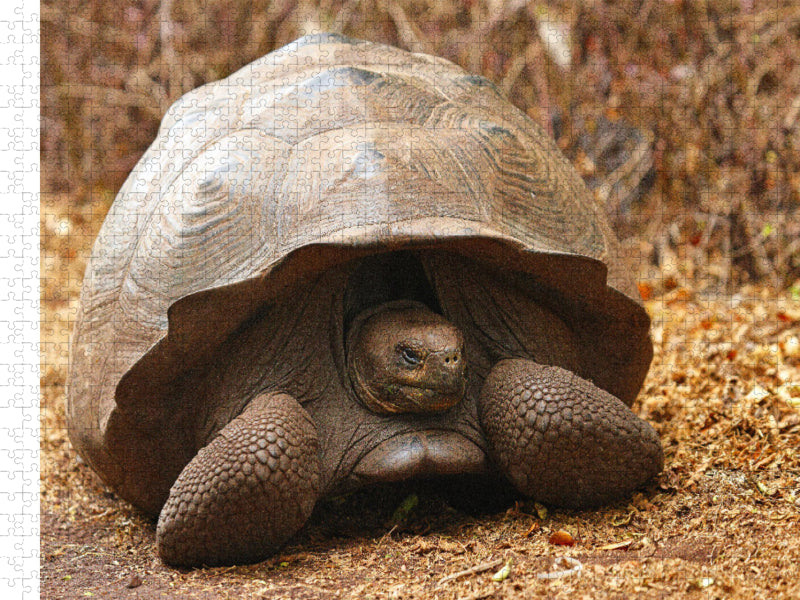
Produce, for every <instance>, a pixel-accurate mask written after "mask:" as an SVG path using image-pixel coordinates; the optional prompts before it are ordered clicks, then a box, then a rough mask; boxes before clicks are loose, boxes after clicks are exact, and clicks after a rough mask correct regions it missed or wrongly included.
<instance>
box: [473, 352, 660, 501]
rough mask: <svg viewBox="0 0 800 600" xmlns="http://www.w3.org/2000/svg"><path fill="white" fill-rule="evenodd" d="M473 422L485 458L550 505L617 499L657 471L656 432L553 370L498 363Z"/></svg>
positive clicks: (617, 404) (604, 394) (586, 384)
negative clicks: (477, 422) (479, 429)
mask: <svg viewBox="0 0 800 600" xmlns="http://www.w3.org/2000/svg"><path fill="white" fill-rule="evenodd" d="M479 407H480V409H479V410H480V419H481V423H482V425H483V428H484V431H485V432H486V436H487V439H488V442H489V447H490V454H491V457H492V459H493V460H494V461H495V462H496V463H497V464H498V465H499V466H500V468H501V469H502V470H503V471H504V473H505V475H506V476H507V477H508V478H509V479H510V480H511V482H512V483H513V484H514V486H515V487H516V488H517V489H518V490H519V491H520V492H522V493H523V494H525V495H527V496H530V497H532V498H533V499H535V500H539V501H542V502H546V503H551V504H555V505H558V506H568V507H582V506H592V505H598V504H604V503H608V502H612V501H614V500H617V499H619V498H621V497H623V496H625V495H627V494H629V493H630V492H632V491H633V490H634V489H636V488H637V487H639V486H640V485H642V484H643V483H645V482H646V481H647V480H648V479H650V478H651V477H653V476H654V475H656V474H657V473H658V472H659V471H661V468H662V466H663V460H664V459H663V453H662V450H661V443H660V441H659V439H658V434H657V433H656V432H655V430H654V429H653V428H652V427H651V426H650V425H649V424H648V423H646V422H645V421H643V420H642V419H640V418H639V417H638V416H637V415H635V414H634V413H633V412H632V411H631V410H630V409H629V408H628V407H627V406H626V405H625V404H624V403H623V402H622V401H621V400H619V399H617V398H616V397H614V396H612V395H611V394H609V393H607V392H605V391H603V390H601V389H600V388H598V387H596V386H595V385H593V384H592V383H590V382H588V381H586V380H585V379H581V378H580V377H578V376H577V375H575V374H574V373H572V372H570V371H567V370H565V369H562V368H560V367H547V366H542V365H539V364H537V363H535V362H533V361H530V360H524V359H513V360H503V361H500V362H499V363H498V364H497V365H495V367H494V368H493V369H492V371H491V372H490V373H489V376H488V377H487V378H486V381H485V382H484V387H483V389H482V391H481V397H480V404H479Z"/></svg>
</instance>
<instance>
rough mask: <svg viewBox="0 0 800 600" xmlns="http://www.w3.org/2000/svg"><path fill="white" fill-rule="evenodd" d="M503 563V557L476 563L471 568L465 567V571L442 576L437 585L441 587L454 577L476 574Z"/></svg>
mask: <svg viewBox="0 0 800 600" xmlns="http://www.w3.org/2000/svg"><path fill="white" fill-rule="evenodd" d="M502 564H503V559H502V558H498V559H497V560H493V561H491V562H487V563H481V564H479V565H475V566H474V567H470V568H469V569H464V570H463V571H459V572H458V573H453V574H452V575H448V576H447V577H442V578H441V579H440V580H439V582H438V583H437V584H436V587H441V586H443V585H444V584H445V583H449V582H450V581H453V580H454V579H459V578H461V577H466V576H467V575H475V574H476V573H483V572H484V571H488V570H490V569H494V568H496V567H499V566H500V565H502Z"/></svg>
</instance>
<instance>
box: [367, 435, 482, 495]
mask: <svg viewBox="0 0 800 600" xmlns="http://www.w3.org/2000/svg"><path fill="white" fill-rule="evenodd" d="M488 473H489V462H488V458H487V456H486V453H485V452H484V451H483V449H482V448H480V447H479V446H478V445H476V444H475V443H474V442H473V441H472V440H470V439H468V438H466V437H464V436H463V435H461V434H460V433H456V432H455V431H450V430H441V429H426V430H422V431H412V432H406V433H401V434H398V435H396V436H393V437H391V438H389V439H387V440H384V441H383V442H381V443H380V444H378V445H377V446H376V447H375V448H373V449H372V450H370V451H369V452H368V453H367V454H366V456H364V457H363V458H362V459H361V460H360V461H359V462H358V463H357V464H356V466H355V468H354V469H353V476H355V477H356V478H357V479H358V480H359V481H360V482H361V483H363V484H370V483H388V482H395V481H404V480H407V479H414V478H422V477H437V476H445V475H486V474H488Z"/></svg>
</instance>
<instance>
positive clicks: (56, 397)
mask: <svg viewBox="0 0 800 600" xmlns="http://www.w3.org/2000/svg"><path fill="white" fill-rule="evenodd" d="M41 8H42V10H41V17H42V86H41V90H42V96H41V101H42V117H43V118H42V144H41V147H42V191H43V195H42V198H43V200H42V210H41V214H42V311H43V312H42V330H41V331H42V342H43V353H42V374H43V377H42V399H43V400H42V420H41V440H42V452H41V467H42V468H41V489H42V500H41V509H42V522H41V525H42V527H41V530H42V538H41V544H42V548H41V549H42V553H41V557H42V559H41V560H42V563H41V567H42V568H41V577H42V597H43V598H53V599H62V598H64V599H69V598H85V597H97V598H111V599H113V598H126V599H127V598H159V597H173V598H281V597H286V598H335V597H358V598H362V597H363V598H368V597H373V598H476V599H477V598H526V597H552V598H601V597H612V598H614V597H617V598H627V597H629V596H631V595H637V596H642V597H658V598H661V597H675V598H683V597H689V598H692V597H694V598H754V597H764V598H800V583H798V581H800V523H799V522H798V521H799V520H800V504H799V503H800V458H799V457H798V451H799V450H800V406H798V403H799V402H800V341H798V340H800V299H798V296H800V280H798V277H800V151H798V149H799V148H800V5H798V3H797V2H795V1H793V0H770V1H769V2H753V1H752V0H709V1H708V2H686V1H682V0H664V1H663V2H661V1H653V0H577V1H575V2H566V1H563V0H551V1H547V2H546V1H544V0H542V1H538V0H528V1H523V0H509V1H505V0H468V1H461V0H430V1H428V0H248V1H244V0H117V1H114V2H106V1H103V0H43V2H42V7H41ZM199 17H200V18H199ZM542 27H545V28H547V27H550V29H547V31H545V33H546V34H547V35H542V31H543V30H542ZM319 29H327V30H330V31H336V32H341V33H345V34H347V35H352V36H355V37H362V38H367V39H371V40H374V41H383V42H388V43H392V44H395V45H399V46H401V47H404V48H407V49H413V50H420V51H425V52H432V53H435V54H438V55H440V56H443V57H445V58H448V59H450V60H453V61H455V62H457V63H458V64H460V65H462V66H463V67H465V68H467V69H468V70H470V71H471V72H476V73H480V74H482V75H484V76H486V77H488V78H489V79H491V80H492V81H494V82H496V83H497V84H498V86H499V87H500V88H501V89H502V90H503V91H504V92H505V93H507V94H508V95H509V97H510V98H511V99H512V100H513V101H514V102H515V103H516V105H517V106H519V107H520V108H521V109H522V110H524V111H525V112H526V113H527V114H528V115H530V116H531V118H533V119H535V120H537V121H538V122H540V123H541V124H542V125H543V126H544V127H546V128H547V129H548V131H550V132H551V133H552V134H553V135H554V137H555V138H556V139H557V141H558V143H559V146H560V147H562V148H563V149H564V150H565V152H566V153H567V154H568V156H569V157H570V159H572V160H573V162H574V163H575V164H576V166H577V167H578V169H579V171H580V172H581V174H582V175H583V176H584V177H585V178H586V180H587V181H588V182H589V183H590V185H593V186H599V187H595V189H596V190H597V191H598V194H599V198H600V200H601V201H602V202H603V203H604V205H605V208H606V212H607V213H608V215H609V217H610V219H611V220H612V221H613V222H614V225H615V227H616V228H617V231H618V232H619V233H620V236H621V238H623V240H624V242H623V243H624V245H625V247H626V248H628V249H629V250H630V251H631V254H632V255H636V256H639V257H641V259H642V263H643V264H641V265H640V267H641V272H642V273H641V277H642V281H643V282H644V283H643V284H642V286H641V291H642V294H643V296H645V297H646V298H647V302H646V304H647V308H648V310H649V311H650V314H651V315H652V317H653V335H654V341H655V347H656V357H655V360H654V364H653V367H652V369H651V372H650V375H649V378H648V379H647V382H646V384H645V387H644V390H643V392H642V394H641V395H640V398H639V401H638V402H637V404H636V405H635V408H636V410H638V411H639V412H640V414H641V415H642V416H644V417H645V418H647V419H648V420H649V421H650V422H652V423H653V424H654V426H655V427H656V428H657V429H658V431H659V432H660V434H661V436H662V440H663V442H664V446H665V449H666V455H667V462H666V468H665V471H664V473H663V475H662V476H661V477H660V479H659V480H658V481H656V482H654V483H653V484H652V485H651V486H650V487H649V488H647V489H645V490H643V491H642V492H641V493H639V494H637V495H636V496H635V497H633V498H632V499H630V501H629V502H624V503H621V504H618V505H616V506H612V507H608V508H605V509H602V510H598V511H592V512H563V511H555V510H548V511H546V512H545V511H544V510H543V509H542V508H541V507H537V506H535V505H531V504H530V503H525V502H519V503H515V500H514V499H513V498H510V497H508V496H505V495H502V494H496V493H494V492H493V491H492V490H485V489H484V490H473V491H470V492H467V493H466V495H467V496H469V497H470V498H472V501H468V500H464V498H463V496H464V495H465V492H464V488H463V487H462V488H461V489H460V490H459V489H455V490H449V491H448V490H444V489H442V486H441V485H438V484H428V485H423V486H419V487H417V488H414V489H404V488H400V487H392V488H383V489H380V490H377V491H372V492H367V493H361V494H355V495H352V496H350V497H348V498H344V499H338V500H336V501H331V502H328V503H326V504H325V505H324V506H322V507H321V508H320V510H318V511H317V513H316V514H315V515H314V517H313V518H312V522H311V524H310V525H309V526H308V527H306V528H305V529H304V530H303V531H302V532H301V534H300V535H299V536H298V537H297V538H296V539H295V540H293V542H292V543H291V544H290V545H289V546H288V547H287V548H285V549H284V551H283V552H282V553H281V554H280V555H278V556H276V557H275V558H274V559H272V560H269V561H266V562H264V563H261V564H258V565H253V566H249V567H237V568H230V569H211V570H198V571H181V570H174V569H168V568H166V567H164V566H163V565H161V564H160V563H159V562H158V560H157V558H156V556H155V552H154V548H153V542H154V525H153V523H151V522H149V521H147V520H145V519H143V518H142V517H141V516H140V515H138V514H137V513H136V512H135V511H133V510H132V509H131V508H130V507H129V506H127V505H126V504H125V503H124V502H122V501H120V500H119V499H117V498H116V497H115V496H114V494H113V493H112V492H110V491H109V490H108V489H106V488H105V487H104V486H103V485H102V484H100V483H99V482H98V481H97V479H96V478H95V477H94V476H93V475H92V474H91V472H90V471H89V469H88V468H87V467H86V466H85V465H83V464H79V463H78V461H77V460H76V456H75V453H74V451H73V450H72V449H71V446H70V444H69V441H68V440H67V437H66V433H65V428H64V411H63V400H64V385H65V376H66V362H67V343H68V335H69V330H70V328H71V319H72V318H73V315H74V312H75V307H76V304H77V301H78V289H79V286H80V281H81V278H82V275H83V267H84V261H85V257H86V256H87V254H88V252H89V248H90V246H91V243H92V240H93V238H94V235H95V234H96V232H97V230H98V229H99V227H100V223H101V222H102V218H103V216H104V215H105V212H106V210H107V209H108V206H109V205H110V203H111V200H112V199H113V196H114V194H115V193H116V190H117V189H118V187H119V185H120V184H121V182H122V180H123V179H124V177H125V176H126V175H127V173H128V171H129V170H130V168H131V167H132V166H133V165H134V164H135V162H136V161H137V160H138V157H139V156H140V155H141V152H142V151H143V150H144V148H145V147H146V146H147V145H148V144H149V143H150V141H151V140H152V138H153V136H154V134H155V130H156V128H157V126H158V121H159V120H160V118H161V116H162V115H163V113H164V111H165V110H166V108H167V106H169V104H170V103H171V102H172V101H174V100H175V99H176V98H177V97H178V96H179V95H180V94H181V93H183V92H185V91H188V90H189V89H191V88H193V87H195V86H197V85H199V84H201V83H203V82H205V81H209V80H211V79H216V78H219V77H222V76H225V75H227V74H228V73H230V72H232V71H233V70H235V69H236V68H238V67H240V66H242V65H243V64H245V63H247V62H249V61H251V60H253V59H254V58H256V57H258V56H261V55H263V54H264V53H266V52H267V51H269V50H271V49H273V48H275V47H277V46H280V45H282V44H284V43H287V42H289V41H290V40H292V39H294V38H296V37H297V36H299V35H300V34H302V33H306V32H309V31H313V30H319ZM548 32H549V33H548ZM548 36H549V37H548ZM553 38H555V39H556V40H558V39H561V40H566V41H567V43H568V46H569V51H570V54H571V63H570V64H569V65H566V66H563V65H562V66H559V64H558V57H557V56H556V55H555V54H554V52H553V48H552V47H551V46H548V44H547V43H545V42H544V41H543V40H545V39H551V40H552V39H553ZM609 132H611V133H614V134H615V135H616V133H620V132H622V134H623V137H624V138H625V140H624V141H625V142H626V143H627V142H629V141H631V140H633V142H635V143H633V146H631V147H628V146H625V144H622V147H619V148H615V139H616V138H614V139H613V140H611V142H609V139H605V138H608V137H609V136H608V135H607V134H608V133H609ZM612 137H614V136H612ZM612 142H613V143H612ZM601 147H604V148H601ZM621 162H622V165H621V166H620V163H621ZM626 172H627V173H628V175H631V176H632V177H625V176H623V177H620V178H617V177H616V174H622V175H624V174H625V173H626ZM637 175H638V176H637ZM609 180H610V181H615V182H617V183H616V184H615V185H614V186H611V187H610V188H607V189H605V188H603V185H602V184H603V183H604V182H608V181H609ZM640 183H642V184H643V185H640ZM644 184H647V185H644ZM638 240H646V241H644V242H639V241H638ZM753 281H759V282H762V283H760V284H759V285H764V286H766V285H767V284H769V285H770V287H756V286H754V285H752V282H753ZM718 290H724V293H722V292H719V291H718ZM481 492H483V493H481ZM487 495H488V496H489V497H490V499H489V500H486V501H484V500H481V498H485V497H486V496H487ZM414 497H416V499H417V501H418V503H417V505H416V508H414V510H412V511H410V512H409V514H407V515H406V516H405V517H403V516H402V515H395V512H396V511H397V509H398V507H399V506H401V504H403V502H404V501H406V500H409V501H411V499H413V498H414ZM561 530H564V531H566V532H568V533H569V534H570V536H572V538H573V539H574V540H575V544H574V545H572V546H565V545H557V544H554V543H551V542H550V539H551V537H552V534H553V533H554V532H557V531H561ZM553 539H554V541H555V538H553ZM564 556H568V557H574V558H575V559H577V560H579V561H580V563H581V565H582V567H583V568H582V572H581V574H580V576H574V575H573V576H570V577H565V578H561V579H549V580H548V579H539V578H537V575H538V574H541V573H545V572H547V571H549V570H551V569H553V562H554V561H555V560H556V559H558V558H559V557H564ZM509 559H510V560H511V565H510V572H509V575H508V577H507V578H506V579H505V580H503V581H499V582H497V581H493V579H492V576H493V575H494V574H495V573H496V572H497V571H498V570H500V568H501V567H502V566H503V565H505V564H506V563H507V561H508V560H509ZM487 565H490V566H487ZM474 567H483V568H482V569H478V570H473V572H470V573H467V574H463V575H461V576H460V577H458V578H455V579H451V580H449V581H445V582H443V583H440V582H441V581H442V579H444V578H446V577H448V576H452V575H454V574H457V573H459V572H463V571H465V570H468V569H474Z"/></svg>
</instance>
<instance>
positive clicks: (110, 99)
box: [41, 0, 800, 296]
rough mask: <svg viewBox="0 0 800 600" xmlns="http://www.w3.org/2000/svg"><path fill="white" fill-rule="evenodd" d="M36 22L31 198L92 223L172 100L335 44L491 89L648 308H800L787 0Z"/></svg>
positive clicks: (339, 6) (374, 3) (517, 3)
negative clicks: (521, 121) (436, 61)
mask: <svg viewBox="0 0 800 600" xmlns="http://www.w3.org/2000/svg"><path fill="white" fill-rule="evenodd" d="M41 23H42V86H41V106H42V144H41V152H42V192H43V194H44V196H43V198H44V200H45V201H46V202H51V203H52V202H66V203H69V206H70V209H69V210H70V211H72V212H74V213H75V215H77V216H80V215H84V218H85V215H86V214H87V211H88V212H89V213H91V214H93V215H102V214H104V213H105V211H106V210H107V209H108V206H109V205H110V203H111V201H112V200H113V197H114V195H115V194H116V192H117V190H118V189H119V187H120V186H121V184H122V182H123V181H124V179H125V177H126V176H127V174H128V172H129V171H130V170H131V168H132V167H133V166H134V165H135V163H136V161H137V160H138V159H139V157H140V156H141V154H142V152H144V150H145V148H146V147H147V146H148V145H149V144H150V142H151V141H152V140H153V138H154V136H155V134H156V131H157V129H158V124H159V121H160V119H161V117H162V115H163V114H164V112H165V111H166V109H167V108H168V107H169V105H170V104H171V103H172V102H174V101H175V100H176V99H177V98H178V97H179V96H180V95H181V94H183V93H185V92H187V91H189V90H190V89H192V88H194V87H197V86H198V85H201V84H203V83H205V82H207V81H211V80H215V79H219V78H222V77H225V76H227V75H229V74H230V73H232V72H233V71H235V70H236V69H238V68H239V67H241V66H243V65H245V64H246V63H248V62H250V61H252V60H254V59H255V58H257V57H259V56H262V55H263V54H265V53H267V52H269V51H271V50H273V49H275V48H277V47H280V46H282V45H284V44H286V43H288V42H290V41H292V40H294V39H295V38H297V37H299V36H301V35H303V34H307V33H314V32H319V31H332V32H338V33H343V34H345V35H349V36H353V37H358V38H364V39H369V40H373V41H379V42H386V43H389V44H393V45H396V46H399V47H401V48H405V49H408V50H413V51H420V52H427V53H432V54H436V55H439V56H442V57H444V58H447V59H449V60H451V61H453V62H455V63H457V64H459V65H461V66H462V67H464V68H465V69H467V70H468V71H471V72H474V73H480V74H482V75H484V76H486V77H488V78H489V79H490V80H492V81H493V82H495V83H496V84H497V85H498V87H499V88H500V89H501V90H503V91H504V92H505V93H506V94H507V95H508V97H509V98H510V100H511V101H512V102H513V103H514V104H516V106H518V107H519V108H520V109H521V110H523V111H524V112H526V113H527V114H528V115H529V116H530V117H531V118H532V119H534V120H535V121H537V122H539V123H540V124H541V125H543V126H544V127H545V128H546V129H547V130H548V131H549V132H550V133H551V134H552V135H553V137H555V138H556V140H557V142H558V144H559V146H560V147H561V148H562V149H563V150H564V152H565V153H566V154H567V155H568V157H569V158H570V159H571V160H572V162H573V164H575V166H576V167H577V168H578V170H579V172H580V173H581V174H582V175H583V177H584V178H585V180H586V181H587V183H588V184H589V186H590V187H591V188H592V189H593V190H594V193H595V194H596V196H597V197H598V199H599V200H600V201H601V202H602V203H603V204H604V206H605V208H606V210H607V212H608V214H609V216H610V218H611V219H612V222H613V223H614V225H615V227H616V230H617V232H618V234H619V236H620V238H621V239H622V240H623V245H624V247H625V248H626V250H627V251H629V252H630V254H631V256H633V257H634V258H635V259H636V260H637V261H638V264H639V265H640V266H641V268H642V273H641V276H642V277H643V278H644V281H645V282H646V283H644V284H643V285H642V286H641V287H640V289H641V290H642V292H643V294H644V295H645V296H647V295H649V294H652V293H659V292H660V291H664V290H669V289H673V288H675V287H677V286H686V287H690V288H691V289H694V290H697V291H702V290H710V291H715V292H731V291H732V290H733V289H735V288H737V287H738V286H740V285H741V284H743V283H746V282H748V281H758V282H761V283H765V284H768V285H770V286H777V287H791V288H792V289H793V291H794V293H800V5H798V3H797V2H796V1H795V2H792V1H790V0H785V1H764V2H755V1H754V0H708V1H704V2H695V1H689V0H683V1H682V0H616V1H612V0H580V1H577V2H566V1H554V2H545V1H536V0H531V1H525V0H463V1H456V0H360V1H358V0H343V1H339V0H319V1H312V0H275V1H267V0H247V1H245V0H116V1H113V2H110V1H100V0H94V1H88V0H60V1H55V0H44V2H43V3H42V6H41ZM92 222H93V223H94V222H95V220H94V219H92ZM96 222H98V223H99V219H98V220H97V221H96ZM45 234H46V232H45ZM87 248H88V245H87Z"/></svg>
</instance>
